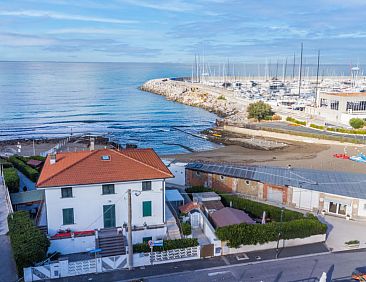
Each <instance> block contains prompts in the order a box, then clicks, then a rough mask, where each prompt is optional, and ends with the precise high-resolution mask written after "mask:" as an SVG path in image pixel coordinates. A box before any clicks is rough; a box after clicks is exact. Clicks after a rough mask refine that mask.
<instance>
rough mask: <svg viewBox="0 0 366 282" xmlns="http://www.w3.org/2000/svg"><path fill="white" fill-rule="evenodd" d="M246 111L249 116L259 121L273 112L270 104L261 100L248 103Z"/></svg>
mask: <svg viewBox="0 0 366 282" xmlns="http://www.w3.org/2000/svg"><path fill="white" fill-rule="evenodd" d="M247 112H248V117H249V118H255V119H257V120H258V121H261V120H263V119H265V118H266V117H268V116H272V115H273V114H274V113H273V111H272V108H271V106H270V105H268V104H266V103H264V102H263V101H258V102H255V103H251V104H249V106H248V110H247Z"/></svg>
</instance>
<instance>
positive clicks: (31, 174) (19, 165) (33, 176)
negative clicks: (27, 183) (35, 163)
mask: <svg viewBox="0 0 366 282" xmlns="http://www.w3.org/2000/svg"><path fill="white" fill-rule="evenodd" d="M21 159H24V157H18V156H12V157H10V158H9V161H10V162H11V163H12V164H13V165H14V166H15V168H16V169H18V170H19V171H20V172H22V173H23V174H24V175H25V176H26V177H28V178H29V179H30V180H32V181H33V182H37V180H38V177H39V172H38V171H37V170H35V169H34V168H32V167H30V166H29V165H27V164H25V163H24V162H23V161H22V160H21Z"/></svg>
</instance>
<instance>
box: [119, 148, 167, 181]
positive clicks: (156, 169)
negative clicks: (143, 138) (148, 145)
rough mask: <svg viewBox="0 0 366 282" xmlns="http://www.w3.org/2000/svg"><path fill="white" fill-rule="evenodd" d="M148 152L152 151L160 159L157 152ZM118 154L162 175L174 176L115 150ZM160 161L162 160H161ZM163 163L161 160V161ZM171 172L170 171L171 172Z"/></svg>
mask: <svg viewBox="0 0 366 282" xmlns="http://www.w3.org/2000/svg"><path fill="white" fill-rule="evenodd" d="M145 150H146V151H151V152H153V154H155V156H157V157H158V158H159V156H158V155H157V154H156V152H155V151H154V150H153V149H145ZM114 151H115V152H116V153H118V154H120V155H123V156H124V157H126V158H129V159H131V160H134V161H135V162H138V163H141V164H143V165H145V166H147V167H150V168H152V169H154V170H157V171H160V172H162V173H164V174H166V175H169V176H172V175H173V174H172V173H167V172H166V171H163V170H161V169H158V168H156V167H154V166H152V165H149V164H147V163H144V162H142V161H140V160H137V159H135V158H133V157H131V156H127V155H125V154H124V153H122V152H121V151H118V150H114ZM159 159H160V158H159ZM160 161H161V160H160ZM169 171H170V170H169Z"/></svg>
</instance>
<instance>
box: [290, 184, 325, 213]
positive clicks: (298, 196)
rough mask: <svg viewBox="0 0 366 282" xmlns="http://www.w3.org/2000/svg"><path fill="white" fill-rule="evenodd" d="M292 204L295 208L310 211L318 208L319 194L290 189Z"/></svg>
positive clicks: (305, 190)
mask: <svg viewBox="0 0 366 282" xmlns="http://www.w3.org/2000/svg"><path fill="white" fill-rule="evenodd" d="M292 193H293V194H292V203H293V204H295V206H296V208H298V209H304V210H309V211H311V210H312V209H314V208H315V209H318V208H319V192H318V191H313V190H307V189H301V188H295V187H292Z"/></svg>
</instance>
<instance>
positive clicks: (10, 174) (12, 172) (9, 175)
mask: <svg viewBox="0 0 366 282" xmlns="http://www.w3.org/2000/svg"><path fill="white" fill-rule="evenodd" d="M4 181H5V184H6V186H7V187H8V189H9V193H17V192H19V182H20V179H19V175H18V173H17V170H16V169H15V168H5V169H4Z"/></svg>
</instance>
